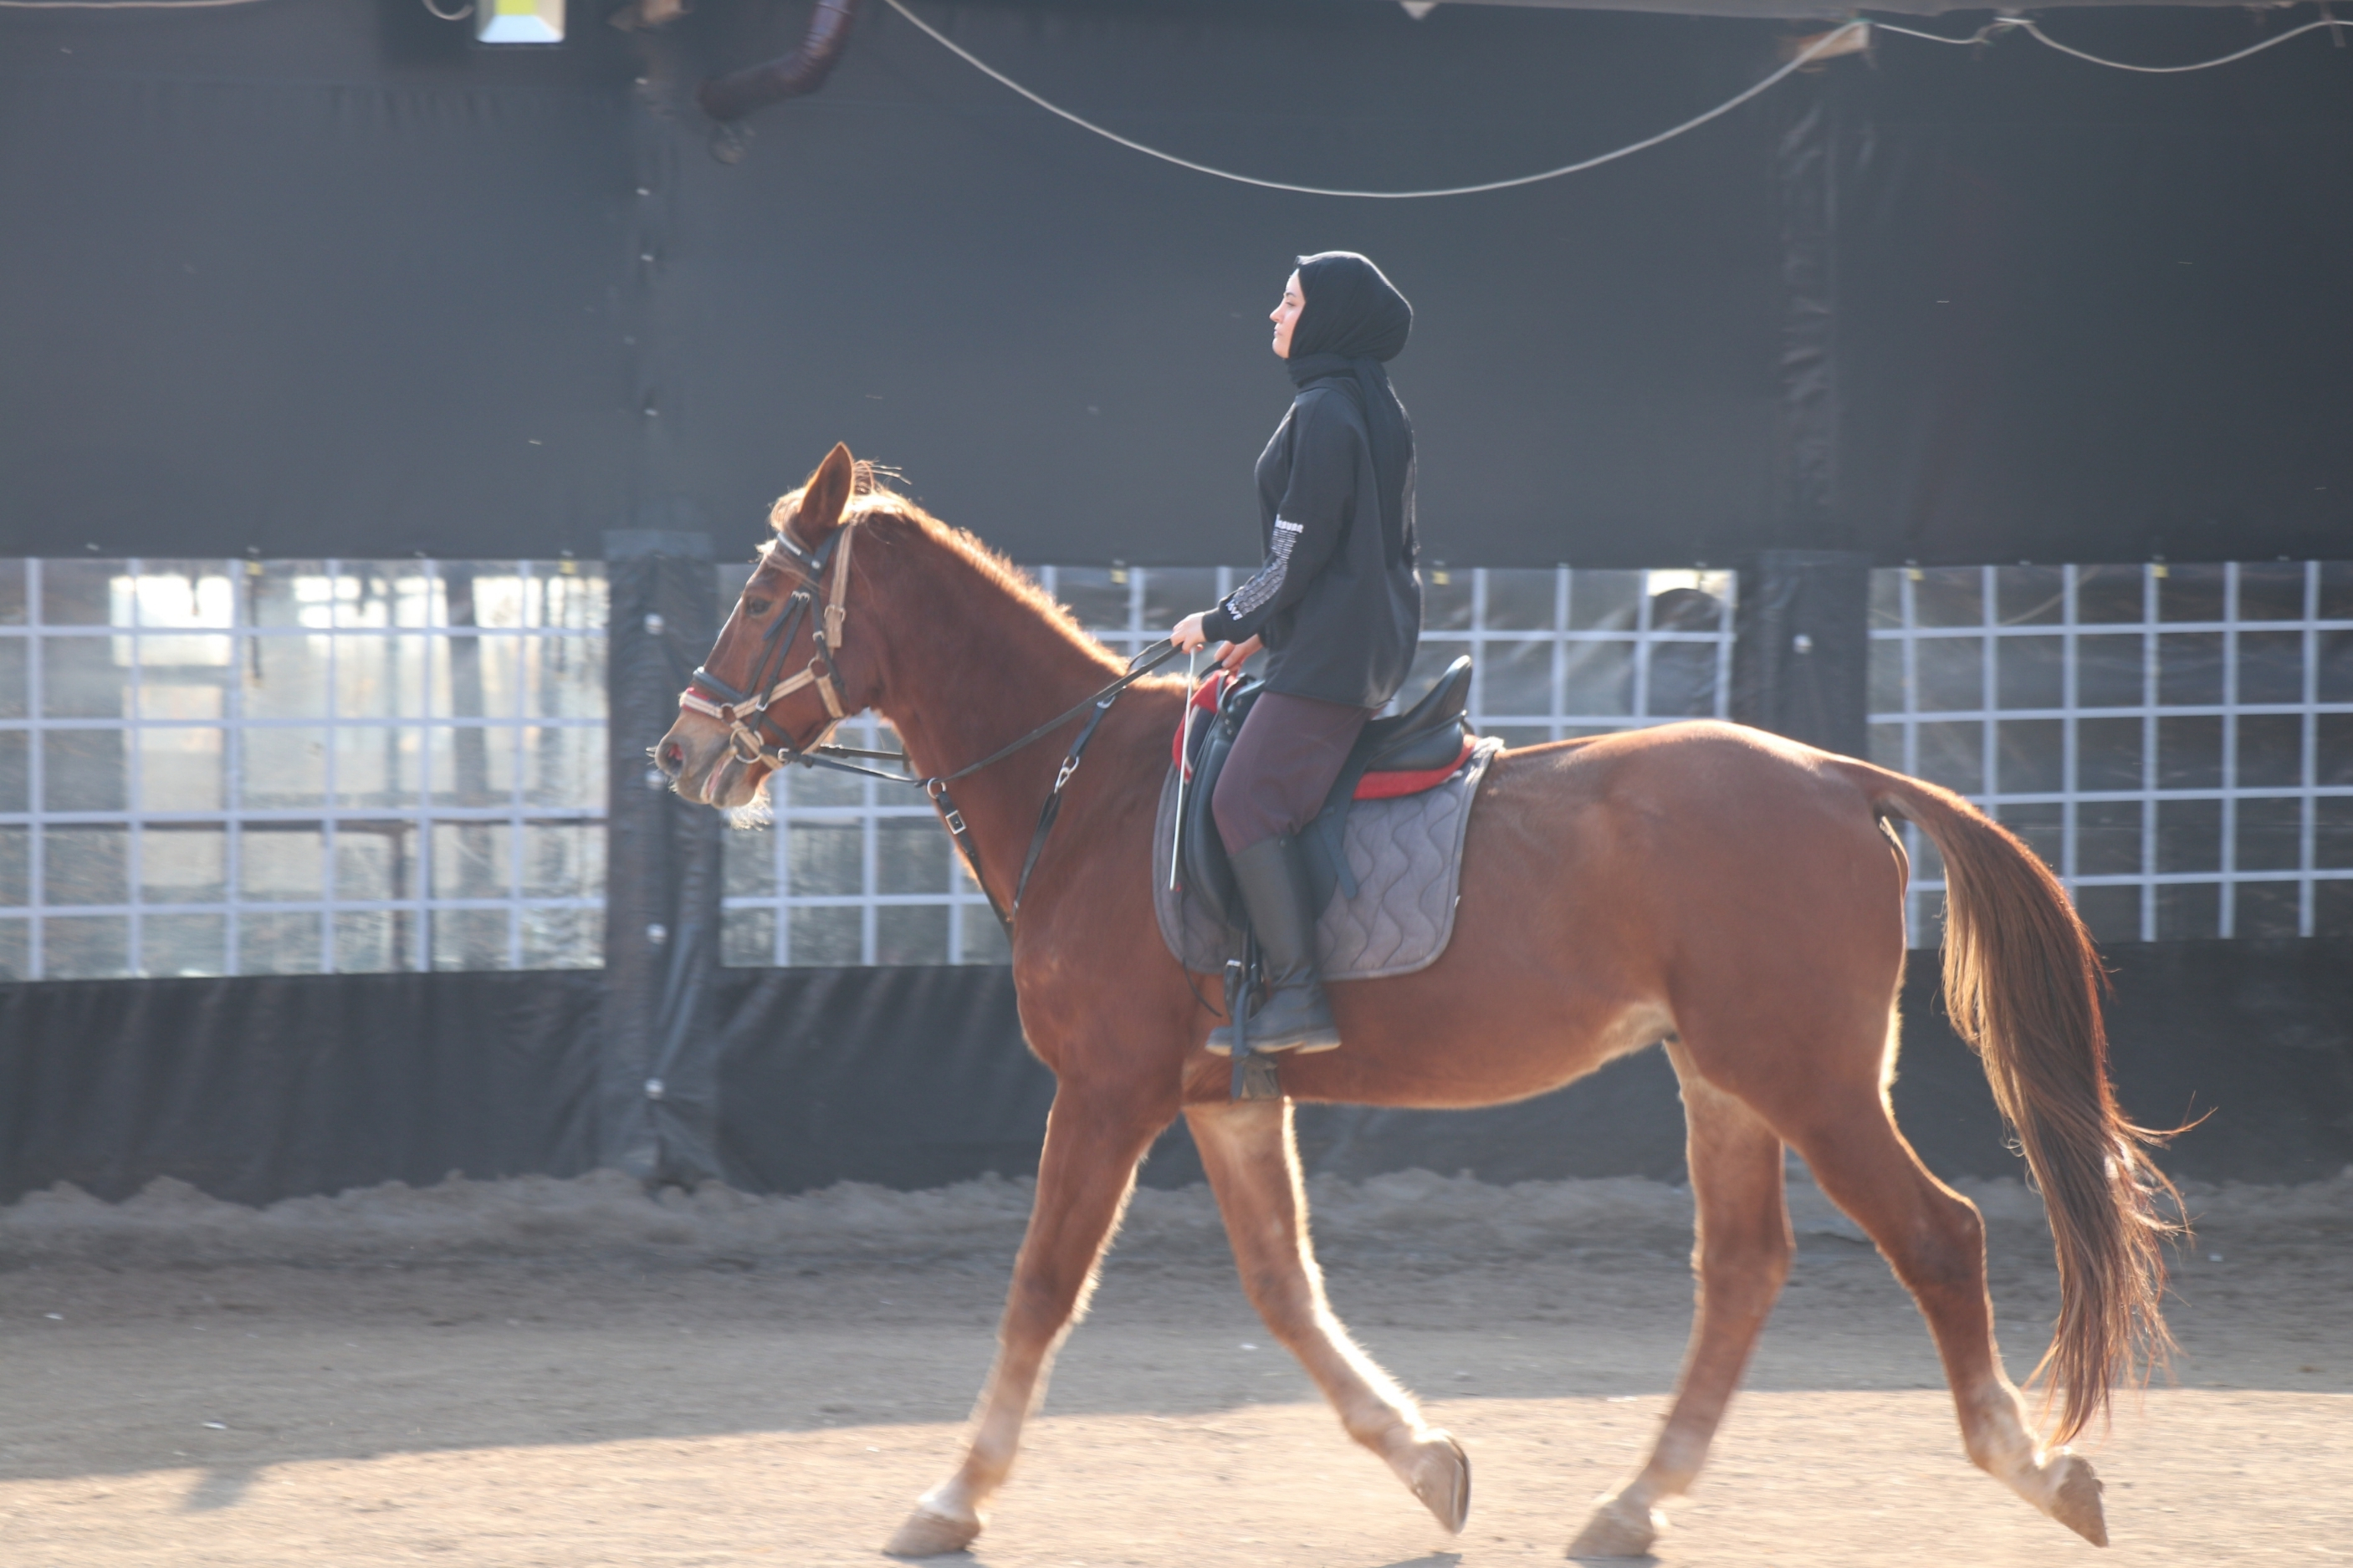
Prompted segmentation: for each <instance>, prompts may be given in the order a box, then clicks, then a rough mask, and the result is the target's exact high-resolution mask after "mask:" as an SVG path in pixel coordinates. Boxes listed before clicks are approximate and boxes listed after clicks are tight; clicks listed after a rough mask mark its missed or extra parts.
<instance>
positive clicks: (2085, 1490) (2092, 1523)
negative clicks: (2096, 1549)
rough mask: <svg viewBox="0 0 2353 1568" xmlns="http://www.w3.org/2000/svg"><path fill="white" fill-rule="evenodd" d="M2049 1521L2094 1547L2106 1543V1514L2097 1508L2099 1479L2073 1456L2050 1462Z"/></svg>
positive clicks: (2063, 1456)
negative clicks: (2052, 1520) (2055, 1521)
mask: <svg viewBox="0 0 2353 1568" xmlns="http://www.w3.org/2000/svg"><path fill="white" fill-rule="evenodd" d="M2049 1475H2050V1478H2051V1480H2052V1488H2051V1517H2052V1518H2053V1519H2055V1520H2057V1521H2059V1522H2060V1523H2062V1524H2063V1525H2065V1526H2066V1527H2067V1528H2068V1529H2070V1530H2072V1531H2074V1532H2075V1533H2076V1534H2078V1535H2080V1536H2082V1537H2083V1538H2084V1540H2086V1541H2088V1542H2091V1543H2092V1544H2093V1545H2094V1546H2105V1545H2106V1544H2107V1543H2108V1519H2107V1514H2106V1513H2105V1511H2104V1510H2102V1509H2101V1507H2100V1492H2101V1490H2102V1488H2101V1485H2100V1478H2099V1477H2098V1476H2097V1475H2095V1474H2094V1473H2093V1470H2092V1467H2091V1466H2089V1465H2087V1464H2085V1463H2084V1461H2083V1460H2082V1459H2079V1458H2076V1457H2075V1456H2074V1455H2073V1454H2061V1455H2059V1456H2058V1457H2057V1458H2053V1459H2052V1461H2051V1468H2050V1471H2049Z"/></svg>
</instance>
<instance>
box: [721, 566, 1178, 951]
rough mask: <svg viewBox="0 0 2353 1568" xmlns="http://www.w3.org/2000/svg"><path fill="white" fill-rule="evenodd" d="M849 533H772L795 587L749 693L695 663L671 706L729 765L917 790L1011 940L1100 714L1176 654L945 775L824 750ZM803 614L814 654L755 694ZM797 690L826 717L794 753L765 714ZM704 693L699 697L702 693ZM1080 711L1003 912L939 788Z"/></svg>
mask: <svg viewBox="0 0 2353 1568" xmlns="http://www.w3.org/2000/svg"><path fill="white" fill-rule="evenodd" d="M855 526H856V525H855V524H854V523H849V522H845V523H843V524H842V525H841V526H839V528H837V529H835V530H834V531H833V532H832V533H831V534H830V535H828V537H827V539H826V542H825V543H824V544H822V545H820V546H819V547H818V549H816V550H814V551H812V550H808V549H807V548H805V547H803V546H802V544H801V543H800V542H799V541H798V540H796V539H794V538H793V537H792V534H791V531H790V530H789V529H786V530H783V531H779V532H778V534H777V536H776V543H775V545H774V546H773V548H776V549H778V550H782V551H783V552H785V553H786V557H787V558H788V559H789V560H790V561H791V563H793V565H794V566H795V567H797V568H798V569H799V571H800V574H801V579H802V581H801V585H800V586H799V587H798V588H796V589H795V590H793V595H792V597H791V598H790V599H788V600H786V608H785V613H784V614H783V615H780V616H777V617H776V621H775V623H774V624H773V625H771V626H769V628H768V631H767V635H766V637H765V638H764V639H763V645H762V648H761V652H760V657H759V660H758V662H757V664H756V665H755V666H754V670H753V675H752V686H751V690H749V691H738V690H736V689H734V688H733V687H732V686H730V685H728V684H727V683H726V682H725V681H723V680H722V679H719V678H718V677H717V676H715V675H713V674H712V673H711V672H710V671H709V670H708V669H706V668H702V666H700V665H698V666H696V667H695V670H694V673H693V674H692V675H691V676H689V677H688V678H687V684H686V689H685V690H683V691H681V692H680V693H679V695H678V702H679V706H680V707H681V708H684V709H687V710H691V711H692V712H696V713H701V714H704V715H706V716H707V717H710V718H712V719H716V720H718V721H720V722H721V723H723V724H724V725H726V726H727V730H728V744H729V746H730V748H731V749H732V750H733V752H734V754H735V757H736V760H737V761H739V762H744V763H755V762H758V763H767V764H768V765H769V766H770V767H771V768H782V767H787V766H798V767H804V768H826V769H829V770H831V771H832V772H835V773H854V774H856V775H858V776H859V777H860V778H870V779H882V780H885V781H887V782H889V783H891V784H913V786H914V787H916V788H917V789H920V790H922V791H923V795H924V796H925V797H926V798H927V799H929V800H930V801H931V803H932V809H933V810H934V811H935V812H937V813H939V816H940V824H941V826H944V827H945V828H946V829H947V830H948V837H951V838H953V839H955V847H956V849H957V850H958V852H959V853H961V854H962V855H963V856H964V860H965V867H966V868H968V869H970V870H971V872H972V879H973V880H974V881H975V882H977V883H979V884H980V891H981V895H982V896H983V897H984V898H986V899H987V900H988V908H989V911H990V912H991V913H992V914H994V915H996V916H997V924H999V925H1001V926H1003V927H1004V928H1005V934H1006V936H1007V938H1008V940H1009V939H1010V938H1011V937H1012V935H1013V917H1014V916H1015V915H1016V914H1018V913H1019V912H1020V910H1021V895H1022V894H1023V893H1025V892H1027V891H1028V890H1029V874H1030V873H1031V872H1032V871H1034V870H1036V869H1037V868H1038V858H1039V856H1040V855H1042V854H1044V853H1045V849H1046V836H1047V835H1048V834H1050V833H1051V832H1052V831H1053V830H1054V819H1055V818H1056V817H1058V816H1060V815H1061V811H1062V789H1063V786H1064V785H1066V784H1069V783H1070V782H1071V774H1072V773H1076V772H1078V769H1079V762H1080V759H1081V758H1082V757H1084V756H1085V755H1086V751H1087V743H1088V742H1090V741H1092V740H1093V739H1094V734H1095V729H1096V727H1097V726H1098V725H1100V724H1101V723H1102V722H1103V715H1104V714H1106V713H1108V712H1110V711H1111V705H1112V704H1113V702H1115V701H1117V700H1119V694H1120V693H1121V692H1123V691H1124V690H1126V689H1128V688H1129V687H1131V686H1133V685H1134V684H1135V683H1136V682H1137V681H1139V680H1141V679H1144V678H1145V676H1147V675H1149V674H1151V673H1152V672H1153V671H1154V670H1155V669H1157V668H1160V667H1161V666H1162V665H1164V664H1166V663H1167V662H1168V661H1169V660H1170V659H1172V658H1176V645H1175V644H1174V643H1171V642H1169V641H1168V640H1167V639H1166V638H1165V637H1164V638H1163V639H1161V640H1160V641H1159V642H1156V643H1154V644H1153V645H1152V646H1151V647H1147V648H1145V649H1144V650H1143V651H1142V652H1140V653H1138V654H1137V655H1136V656H1135V657H1134V658H1132V659H1130V660H1128V663H1127V673H1126V674H1124V675H1123V676H1121V677H1120V678H1119V679H1116V680H1114V681H1113V682H1112V683H1111V684H1110V685H1108V686H1105V687H1104V688H1103V689H1101V690H1099V691H1096V692H1094V693H1093V694H1092V695H1091V696H1089V697H1086V698H1085V699H1083V700H1081V701H1079V702H1077V703H1075V704H1073V705H1072V706H1071V707H1070V708H1068V709H1065V710H1063V711H1061V712H1060V713H1058V714H1056V715H1055V716H1054V717H1053V718H1051V719H1049V720H1047V721H1045V722H1044V723H1043V724H1040V725H1039V726H1038V727H1037V728H1036V729H1034V730H1032V731H1029V733H1028V734H1026V735H1023V736H1022V737H1021V738H1020V739H1018V740H1017V741H1013V742H1008V744H1006V745H1002V746H999V747H998V748H997V750H995V751H993V752H989V753H988V755H987V756H985V757H983V758H981V759H980V760H979V761H978V762H976V763H965V765H964V766H963V767H960V768H958V769H956V771H955V772H954V773H938V774H933V775H931V776H929V777H925V778H918V777H916V776H915V773H914V771H913V765H912V764H911V763H909V762H908V759H907V753H906V752H874V751H865V750H861V749H860V748H859V747H856V746H835V745H828V744H827V743H826V737H827V736H828V735H830V734H832V733H833V731H834V729H835V727H836V726H837V725H839V723H840V722H841V721H843V720H844V719H846V718H848V717H849V713H848V711H847V710H845V708H844V707H843V704H842V697H841V680H840V672H839V668H838V667H837V666H836V663H835V660H836V659H837V658H839V654H840V651H841V635H842V628H843V626H844V625H845V624H846V623H847V621H848V620H849V603H848V599H847V597H846V595H847V594H848V592H849V539H850V534H851V530H852V529H853V528H854V527H855ZM828 564H829V565H831V566H832V568H833V591H832V593H831V595H827V594H826V592H825V589H824V586H823V584H824V582H825V572H826V568H827V566H828ZM812 607H815V608H816V609H817V610H818V624H817V625H816V626H811V627H810V628H809V641H810V644H811V645H812V647H814V649H815V652H814V653H813V654H812V655H811V656H810V658H809V661H808V664H807V666H806V667H805V668H802V669H800V670H799V671H797V672H796V673H795V674H792V675H789V676H785V677H784V679H781V680H776V684H775V685H773V686H770V687H769V688H768V689H766V690H765V691H762V690H761V687H762V686H763V685H764V684H765V683H767V682H768V681H770V680H774V679H776V677H777V676H779V675H782V674H783V670H784V662H785V659H786V657H787V650H789V649H790V648H791V647H792V646H793V637H794V636H795V634H796V633H797V631H798V630H799V628H800V623H801V621H802V620H803V619H804V618H805V617H806V616H807V615H808V612H809V610H810V609H811V608H812ZM805 686H814V687H816V688H817V689H818V696H820V697H822V698H824V699H825V708H826V712H827V713H828V715H829V717H828V719H827V720H826V723H825V727H824V728H823V729H821V730H819V731H818V732H817V734H816V736H815V737H814V738H813V739H812V740H810V741H809V742H807V743H806V744H801V745H796V744H794V743H793V739H792V736H791V735H790V734H789V733H788V732H787V731H786V730H785V727H784V725H783V724H781V723H779V722H778V721H776V719H775V718H774V717H773V716H771V715H770V713H769V711H768V707H769V704H771V703H773V702H775V701H776V700H779V699H780V698H783V697H786V696H787V695H789V694H790V693H792V692H795V691H798V690H799V689H801V688H803V687H805ZM706 691H707V692H709V693H710V695H709V696H705V695H704V693H705V692H706ZM754 693H757V695H756V696H755V695H754ZM1090 708H1092V710H1094V711H1093V713H1092V716H1090V717H1089V718H1088V720H1087V722H1086V727H1085V728H1084V729H1082V730H1081V731H1079V735H1078V739H1077V740H1075V741H1073V742H1071V750H1070V752H1069V754H1068V755H1066V756H1064V757H1063V759H1062V765H1061V766H1060V768H1058V769H1056V770H1055V773H1054V787H1053V788H1052V789H1050V790H1049V791H1048V792H1047V794H1046V804H1045V805H1042V806H1040V807H1039V811H1038V827H1037V830H1036V832H1034V833H1033V834H1031V835H1030V838H1029V854H1028V855H1026V856H1025V857H1023V858H1022V861H1021V875H1020V877H1019V878H1018V879H1016V880H1015V882H1014V884H1013V902H1012V905H1011V906H1010V908H1008V907H1007V906H1005V905H1003V904H1000V903H998V902H997V895H996V894H995V893H994V892H992V891H990V889H989V886H988V879H987V878H986V877H984V876H982V875H981V872H980V847H979V846H978V845H976V844H975V843H974V842H973V838H972V830H971V828H970V826H968V825H967V824H966V823H965V817H964V813H963V812H961V811H959V810H957V809H956V804H955V798H954V797H953V796H951V795H949V794H948V785H950V784H955V783H956V782H957V781H958V780H960V779H966V778H970V777H971V776H972V775H973V774H975V773H978V772H980V771H981V770H982V769H983V768H986V767H988V766H990V765H991V764H992V763H1001V762H1003V761H1004V760H1005V759H1006V758H1008V757H1009V756H1011V755H1012V754H1013V753H1014V752H1018V751H1020V750H1022V749H1023V748H1024V747H1027V746H1030V745H1034V744H1035V743H1037V742H1039V741H1042V740H1044V739H1045V738H1046V737H1047V736H1048V735H1050V734H1052V733H1053V732H1054V731H1057V730H1059V729H1060V728H1061V727H1062V726H1063V725H1065V724H1067V723H1069V722H1070V721H1071V720H1073V719H1075V718H1077V717H1078V716H1079V715H1080V714H1082V713H1085V712H1086V711H1087V710H1089V709H1090ZM764 726H765V727H766V728H769V729H773V730H775V731H776V737H777V738H776V741H775V742H769V741H768V740H767V738H766V737H765V735H764V734H763V732H762V727H764ZM850 757H862V758H865V759H868V760H870V761H872V762H879V763H898V764H899V765H900V766H901V767H902V768H903V769H906V770H907V771H905V772H902V773H887V772H885V771H883V770H882V769H881V768H871V767H867V766H865V765H863V764H862V763H853V762H849V761H846V760H844V759H847V758H850Z"/></svg>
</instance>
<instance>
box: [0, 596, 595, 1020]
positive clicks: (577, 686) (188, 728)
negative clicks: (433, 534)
mask: <svg viewBox="0 0 2353 1568" xmlns="http://www.w3.org/2000/svg"><path fill="white" fill-rule="evenodd" d="M604 625H605V584H604V576H603V570H602V568H601V567H600V566H598V565H596V564H595V563H577V564H575V563H572V562H568V561H565V562H544V563H539V562H514V563H480V562H475V563H432V562H427V561H397V562H390V561H341V562H337V561H327V562H291V561H268V562H264V561H153V560H149V561H135V560H131V561H101V560H89V561H0V977H5V978H29V979H42V978H47V979H64V978H76V977H89V976H105V975H124V974H141V975H169V974H250V973H304V972H311V971H322V972H323V971H343V972H352V971H368V970H400V969H427V968H448V969H501V968H568V967H585V966H593V965H595V964H596V963H600V962H601V961H602V946H603V907H604V816H605V813H604V791H605V764H604V733H605V637H604Z"/></svg>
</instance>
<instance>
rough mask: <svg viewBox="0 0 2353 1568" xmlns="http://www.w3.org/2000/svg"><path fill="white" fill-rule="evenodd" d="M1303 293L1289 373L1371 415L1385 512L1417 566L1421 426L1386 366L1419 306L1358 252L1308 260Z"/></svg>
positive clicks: (1302, 268)
mask: <svg viewBox="0 0 2353 1568" xmlns="http://www.w3.org/2000/svg"><path fill="white" fill-rule="evenodd" d="M1299 290H1300V292H1301V293H1302V294H1303V295H1305V296H1306V300H1307V303H1306V305H1305V307H1304V308H1303V309H1302V310H1300V312H1299V321H1298V323H1297V324H1296V325H1294V326H1293V328H1292V330H1291V354H1290V357H1289V358H1288V359H1286V360H1285V361H1284V362H1283V365H1284V368H1285V369H1287V370H1288V371H1289V372H1290V373H1291V379H1292V382H1293V384H1295V385H1297V386H1298V387H1299V389H1300V390H1301V391H1303V392H1304V391H1305V390H1306V389H1307V388H1308V386H1310V385H1311V384H1314V383H1315V382H1319V381H1325V380H1330V381H1333V382H1335V383H1336V384H1338V385H1339V386H1340V387H1341V388H1343V389H1344V390H1345V391H1346V392H1347V394H1348V395H1349V397H1350V398H1351V400H1353V401H1354V402H1355V403H1356V406H1357V409H1358V411H1359V412H1361V413H1362V414H1363V415H1364V417H1365V429H1366V434H1367V435H1368V436H1370V437H1371V439H1372V447H1373V472H1374V474H1375V476H1376V477H1377V479H1379V481H1380V487H1381V494H1380V502H1381V515H1382V518H1383V521H1385V522H1386V523H1387V524H1388V531H1389V534H1390V537H1391V538H1393V539H1396V540H1398V541H1399V542H1400V546H1401V548H1402V549H1403V550H1404V551H1405V552H1406V558H1407V560H1408V561H1410V560H1411V559H1412V555H1411V552H1412V550H1413V518H1412V515H1411V513H1410V511H1409V510H1408V509H1409V507H1410V505H1411V504H1412V498H1411V497H1410V496H1409V495H1408V494H1407V493H1406V487H1407V483H1408V481H1409V479H1410V478H1411V476H1412V472H1413V421H1412V420H1411V419H1409V418H1408V417H1407V416H1406V412H1405V405H1404V404H1402V403H1400V402H1398V395H1397V393H1396V392H1395V391H1394V390H1393V389H1392V388H1391V387H1390V385H1389V373H1388V368H1387V364H1386V362H1388V361H1389V360H1392V359H1395V358H1396V357H1397V356H1398V352H1399V351H1401V350H1402V349H1403V348H1404V347H1405V340H1406V337H1407V334H1409V332H1411V331H1413V307H1412V306H1411V305H1410V304H1409V303H1407V302H1406V297H1405V296H1404V295H1402V294H1400V293H1398V290H1397V285H1395V284H1393V283H1391V282H1390V281H1389V280H1388V279H1387V278H1384V277H1383V276H1381V269H1380V268H1377V267H1376V266H1374V265H1373V264H1372V263H1371V262H1369V261H1367V260H1366V259H1365V258H1363V257H1361V256H1359V255H1357V254H1356V252H1355V251H1353V250H1326V251H1324V252H1322V253H1321V254H1319V255H1315V256H1303V257H1301V258H1299Z"/></svg>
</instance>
